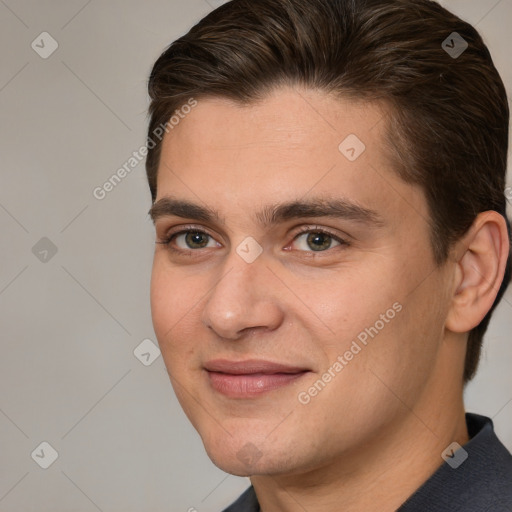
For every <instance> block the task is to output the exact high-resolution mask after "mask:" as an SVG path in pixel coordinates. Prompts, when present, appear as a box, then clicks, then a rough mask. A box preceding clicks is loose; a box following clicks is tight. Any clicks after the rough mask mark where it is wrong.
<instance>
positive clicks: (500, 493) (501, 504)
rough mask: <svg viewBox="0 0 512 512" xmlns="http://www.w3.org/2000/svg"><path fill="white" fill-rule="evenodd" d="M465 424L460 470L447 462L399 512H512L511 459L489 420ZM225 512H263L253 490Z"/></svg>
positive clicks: (469, 418)
mask: <svg viewBox="0 0 512 512" xmlns="http://www.w3.org/2000/svg"><path fill="white" fill-rule="evenodd" d="M466 424H467V427H468V434H469V437H470V440H469V442H467V443H466V444H465V445H464V446H463V448H464V450H465V451H466V452H467V459H465V460H464V461H463V462H462V463H461V464H460V465H458V467H455V466H457V463H456V462H454V461H452V460H450V462H451V465H450V464H449V463H448V462H444V463H443V465H442V466H441V467H440V468H439V469H438V470H437V471H436V472H435V473H434V474H433V475H432V476H431V477H430V478H429V479H428V480H427V481H426V482H425V483H424V484H423V485H422V486H421V487H420V488H419V489H418V490H417V491H416V492H415V493H414V494H413V495H412V496H410V497H409V498H408V499H407V500H406V501H405V503H403V504H402V505H401V506H400V508H398V511H397V512H425V511H428V512H511V511H512V455H511V454H510V452H509V451H508V450H507V449H506V448H505V446H503V444H502V443H501V441H500V440H499V439H498V438H497V437H496V434H495V433H494V427H493V423H492V421H491V420H490V418H487V417H485V416H480V415H478V414H471V413H466ZM458 456H460V452H459V454H455V455H454V458H456V457H458ZM452 466H454V467H452ZM342 510H343V508H340V511H342ZM223 512H260V507H259V504H258V500H257V498H256V494H255V492H254V488H253V487H252V486H251V487H249V488H248V489H247V490H246V491H245V492H244V493H243V494H242V495H241V496H240V497H239V498H238V499H237V500H236V501H235V502H234V503H233V504H232V505H230V506H229V507H228V508H226V509H224V511H223Z"/></svg>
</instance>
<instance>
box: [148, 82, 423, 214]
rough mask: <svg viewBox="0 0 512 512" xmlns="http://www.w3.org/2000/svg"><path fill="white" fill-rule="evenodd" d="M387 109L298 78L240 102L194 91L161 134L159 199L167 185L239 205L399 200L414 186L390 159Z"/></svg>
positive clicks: (189, 196)
mask: <svg viewBox="0 0 512 512" xmlns="http://www.w3.org/2000/svg"><path fill="white" fill-rule="evenodd" d="M386 115H388V114H387V109H386V108H385V107H384V106H383V105H381V104H376V103H369V102H363V101H355V100H350V99H347V98H334V97H332V96H329V95H327V94H326V93H324V92H320V91H312V90H304V89H296V88H281V89H277V90H276V91H274V92H273V93H272V94H271V95H269V96H267V97H266V98H265V99H263V100H262V101H260V102H258V103H254V104H250V105H244V106H242V105H239V104H237V103H234V102H232V101H230V100H227V99H224V98H209V99H204V100H198V104H197V106H196V107H194V108H193V109H192V110H191V112H190V113H189V114H187V115H186V116H184V118H183V119H181V120H180V122H179V124H178V125H176V126H174V127H173V129H172V130H170V131H169V133H168V134H166V136H165V138H164V140H163V145H162V152H161V159H160V165H159V170H158V178H157V200H158V199H159V198H162V197H164V196H166V195H169V194H171V195H172V196H174V197H178V198H182V199H186V200H189V201H192V202H196V203H203V204H207V205H209V206H211V207H213V208H215V209H216V210H219V211H227V210H231V211H237V212H238V213H243V212H245V211H247V210H248V209H250V208H253V210H256V209H258V210H259V209H260V207H261V205H262V204H266V203H268V202H269V201H268V200H269V199H270V198H272V199H273V200H274V201H276V202H286V201H290V200H291V199H295V200H296V199H299V198H307V197H310V196H315V197H322V196H328V197H330V198H332V197H336V196H342V197H344V198H350V199H351V200H352V201H354V202H356V203H358V204H360V205H362V206H364V207H367V208H369V209H372V210H378V209H381V208H385V207H386V205H388V206H397V205H398V203H399V201H397V200H398V199H400V195H405V196H407V197H409V198H410V196H411V195H414V194H417V193H418V191H416V190H414V187H412V186H410V185H408V184H405V183H403V182H402V180H400V179H399V178H398V176H397V175H396V173H395V172H394V171H393V169H392V168H391V164H390V160H389V158H388V155H387V152H386V149H385V145H384V129H385V127H386ZM420 195H421V194H420ZM402 206H404V205H402ZM409 208H410V205H409Z"/></svg>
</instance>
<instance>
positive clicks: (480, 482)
mask: <svg viewBox="0 0 512 512" xmlns="http://www.w3.org/2000/svg"><path fill="white" fill-rule="evenodd" d="M466 423H467V426H468V431H469V435H470V441H469V442H468V443H466V444H465V445H464V446H463V447H462V448H460V449H459V450H464V452H462V453H463V456H461V457H460V458H459V461H461V462H460V464H449V463H448V462H445V463H444V464H443V465H442V466H441V467H440V468H439V469H438V470H437V471H436V472H435V473H434V474H433V475H432V476H431V477H430V478H429V479H428V480H427V482H425V484H423V486H422V487H420V489H418V491H416V493H414V494H413V495H412V496H411V497H410V498H409V499H408V500H407V501H406V502H405V503H404V505H402V507H401V508H400V509H399V511H400V512H413V511H419V510H429V511H431V512H437V511H439V512H441V511H445V510H451V511H453V512H455V511H460V512H462V511H463V512H473V511H474V512H476V511H479V512H486V511H489V512H491V511H492V512H505V511H512V455H511V454H510V452H509V451H508V450H507V448H506V447H505V446H504V445H503V444H502V443H501V441H500V440H499V439H498V437H497V436H496V434H495V432H494V427H493V423H492V421H491V419H490V418H486V417H485V416H479V415H477V414H470V413H468V414H466ZM425 507H427V508H425Z"/></svg>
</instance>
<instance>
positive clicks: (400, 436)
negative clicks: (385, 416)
mask: <svg viewBox="0 0 512 512" xmlns="http://www.w3.org/2000/svg"><path fill="white" fill-rule="evenodd" d="M447 370H449V368H447ZM435 373H437V372H435ZM453 373H458V372H453V369H452V375H453ZM451 378H452V379H453V381H452V382H449V384H448V382H447V380H446V379H444V380H443V379H436V378H435V376H434V375H433V378H432V380H431V384H430V386H427V389H428V393H427V392H426V391H425V393H424V394H423V397H421V398H420V399H419V400H418V402H416V404H415V405H414V409H413V410H411V409H409V408H408V407H407V406H406V405H404V406H403V411H402V413H401V414H400V415H399V416H398V417H396V418H394V419H393V420H392V421H391V422H390V423H389V424H388V426H387V427H386V428H385V429H383V430H381V431H380V432H379V433H378V436H376V437H375V438H374V439H371V440H368V441H367V442H365V444H364V446H357V447H354V448H353V449H351V450H350V452H349V453H347V452H344V453H343V454H340V455H339V456H338V457H337V458H336V459H335V460H334V461H331V462H330V463H329V464H326V465H324V466H322V467H318V468H314V469H312V470H309V471H307V472H301V473H293V474H286V475H282V474H280V475H257V476H253V477H251V482H252V484H253V486H254V489H255V491H256V494H257V496H258V501H259V503H260V508H261V511H262V512H278V511H279V512H288V511H289V512H291V511H296V510H307V511H308V512H316V511H323V512H330V511H332V512H334V511H339V510H340V509H343V511H344V512H362V511H367V510H375V507H376V504H378V510H380V511H382V512H387V511H389V512H393V511H395V510H397V509H398V508H399V507H400V505H402V503H404V502H405V501H406V500H407V498H408V497H409V496H411V495H412V494H413V493H414V492H415V491H416V490H417V489H418V488H419V487H420V486H421V485H422V484H423V483H424V482H425V481H426V480H428V478H429V477H430V476H431V475H432V474H433V473H434V472H435V471H436V470H437V469H438V468H439V467H440V466H441V464H442V463H443V459H442V458H441V453H442V452H443V451H444V450H445V448H446V447H447V446H448V445H449V444H451V443H452V442H453V441H456V442H458V443H459V444H460V445H461V446H462V445H464V444H465V443H466V442H467V441H468V440H469V436H468V432H467V428H466V422H465V416H464V405H463V401H462V384H460V385H459V384H458V383H457V382H456V380H455V379H456V378H457V376H455V377H451ZM449 380H450V377H448V381H449ZM443 384H444V385H443ZM447 384H448V385H447ZM447 389H448V390H451V391H450V392H447ZM433 397H434V398H433Z"/></svg>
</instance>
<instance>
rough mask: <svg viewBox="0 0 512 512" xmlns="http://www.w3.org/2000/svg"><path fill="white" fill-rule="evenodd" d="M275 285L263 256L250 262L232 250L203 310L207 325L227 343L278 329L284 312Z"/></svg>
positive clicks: (203, 319)
mask: <svg viewBox="0 0 512 512" xmlns="http://www.w3.org/2000/svg"><path fill="white" fill-rule="evenodd" d="M275 282H276V279H275V276H274V274H273V273H272V272H271V271H270V269H269V268H268V267H267V263H266V261H265V258H264V256H263V255H260V256H259V257H258V258H257V259H256V260H255V261H253V262H251V263H247V262H246V261H244V260H243V259H242V258H241V257H240V256H239V255H238V254H236V252H234V251H233V254H232V255H230V257H229V258H228V259H227V260H226V265H225V266H223V272H222V274H221V275H220V276H219V278H218V281H217V283H216V284H215V285H214V287H213V289H212V291H211V293H210V294H209V295H208V296H207V299H206V302H205V305H204V308H203V311H202V321H203V323H204V325H205V326H206V327H208V328H209V329H211V330H212V331H214V332H215V333H216V334H217V336H219V337H220V338H223V339H228V340H238V339H239V338H241V337H242V336H244V334H247V332H250V331H253V330H261V331H267V330H268V331H272V330H274V329H277V328H278V327H279V325H280V324H281V323H282V322H283V319H284V311H283V309H282V306H281V302H280V301H279V298H278V297H277V295H276V293H277V291H278V287H277V286H275Z"/></svg>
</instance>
